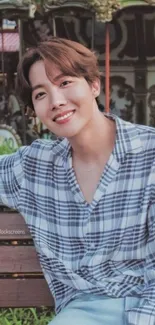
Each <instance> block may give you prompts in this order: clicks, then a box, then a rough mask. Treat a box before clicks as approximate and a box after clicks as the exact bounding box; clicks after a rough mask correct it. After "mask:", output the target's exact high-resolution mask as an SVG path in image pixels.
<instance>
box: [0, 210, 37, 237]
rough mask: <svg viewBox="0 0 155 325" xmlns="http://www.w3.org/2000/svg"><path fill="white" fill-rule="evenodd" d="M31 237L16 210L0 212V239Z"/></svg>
mask: <svg viewBox="0 0 155 325" xmlns="http://www.w3.org/2000/svg"><path fill="white" fill-rule="evenodd" d="M5 239H6V240H14V239H16V240H20V239H22V240H24V239H31V235H30V232H29V230H28V227H27V225H26V223H25V220H24V218H23V217H22V216H21V215H20V214H19V213H17V212H10V213H9V212H0V240H5Z"/></svg>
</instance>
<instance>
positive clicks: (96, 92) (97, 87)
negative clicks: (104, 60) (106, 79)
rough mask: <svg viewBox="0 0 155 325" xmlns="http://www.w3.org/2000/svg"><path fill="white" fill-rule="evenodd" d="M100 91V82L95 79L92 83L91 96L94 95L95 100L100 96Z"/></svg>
mask: <svg viewBox="0 0 155 325" xmlns="http://www.w3.org/2000/svg"><path fill="white" fill-rule="evenodd" d="M100 91H101V81H100V79H99V78H96V79H95V80H94V81H93V82H92V94H93V95H94V97H95V98H96V97H98V96H99V95H100Z"/></svg>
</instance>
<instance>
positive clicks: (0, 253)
mask: <svg viewBox="0 0 155 325" xmlns="http://www.w3.org/2000/svg"><path fill="white" fill-rule="evenodd" d="M19 272H21V273H26V272H37V273H38V272H42V271H41V267H40V264H39V259H38V256H37V254H36V251H35V248H34V247H33V246H0V273H19Z"/></svg>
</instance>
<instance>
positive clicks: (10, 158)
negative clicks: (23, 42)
mask: <svg viewBox="0 0 155 325" xmlns="http://www.w3.org/2000/svg"><path fill="white" fill-rule="evenodd" d="M26 151H27V147H22V148H20V149H19V150H18V151H17V152H16V153H14V154H11V155H2V156H0V203H2V204H4V205H6V206H8V207H10V208H14V209H17V206H18V199H19V195H20V188H21V184H22V181H23V176H24V174H23V156H24V154H25V152H26Z"/></svg>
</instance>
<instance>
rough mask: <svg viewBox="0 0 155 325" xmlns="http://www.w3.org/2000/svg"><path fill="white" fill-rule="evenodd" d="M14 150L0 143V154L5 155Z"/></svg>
mask: <svg viewBox="0 0 155 325" xmlns="http://www.w3.org/2000/svg"><path fill="white" fill-rule="evenodd" d="M15 151H16V150H13V149H10V148H9V147H8V146H7V145H5V144H4V145H0V155H5V154H6V155H7V154H11V153H13V152H15Z"/></svg>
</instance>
